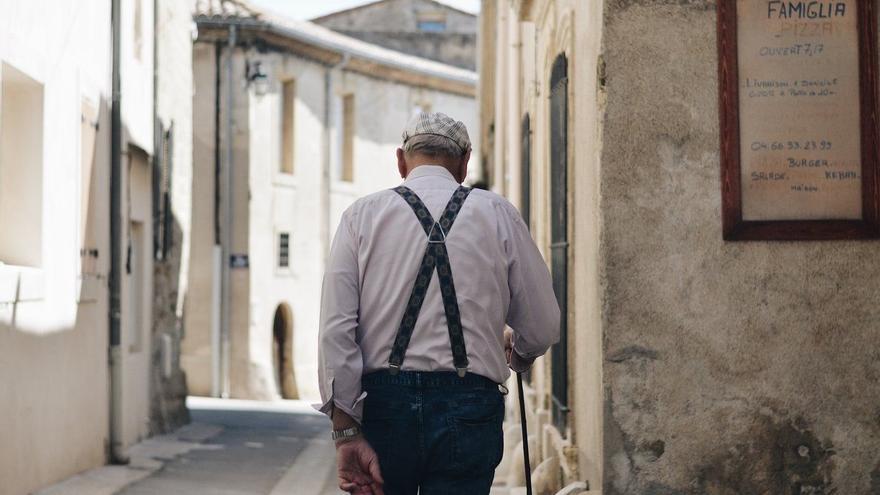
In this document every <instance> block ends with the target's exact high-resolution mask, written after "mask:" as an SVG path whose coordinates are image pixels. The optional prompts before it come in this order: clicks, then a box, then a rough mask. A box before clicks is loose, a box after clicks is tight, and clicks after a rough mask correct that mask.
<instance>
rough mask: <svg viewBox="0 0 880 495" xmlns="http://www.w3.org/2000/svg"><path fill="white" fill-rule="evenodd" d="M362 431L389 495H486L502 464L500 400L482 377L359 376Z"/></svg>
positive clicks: (444, 374)
mask: <svg viewBox="0 0 880 495" xmlns="http://www.w3.org/2000/svg"><path fill="white" fill-rule="evenodd" d="M363 388H364V390H365V391H366V392H367V398H366V399H365V400H364V416H363V425H362V426H363V431H364V435H365V437H366V439H367V441H368V442H369V443H370V445H372V447H373V449H375V451H376V454H377V455H378V456H379V466H380V467H381V469H382V477H383V478H384V479H385V493H386V494H387V495H415V494H416V493H419V495H446V494H449V495H486V494H488V493H489V489H490V487H491V486H492V478H493V477H494V474H495V467H496V466H498V463H499V462H500V461H501V454H502V452H503V442H504V439H503V435H502V432H501V423H502V421H503V419H504V398H503V396H502V394H501V392H500V391H499V389H498V384H497V383H494V382H492V381H491V380H489V379H488V378H484V377H482V376H480V375H475V374H471V373H469V374H467V375H466V376H465V377H464V378H459V377H458V375H456V374H455V373H452V372H448V373H447V372H419V371H401V372H400V373H398V374H397V375H396V376H394V375H391V374H389V373H388V372H387V371H379V372H376V373H371V374H369V375H365V376H364V377H363Z"/></svg>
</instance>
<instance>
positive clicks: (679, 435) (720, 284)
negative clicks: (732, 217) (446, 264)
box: [480, 0, 880, 495]
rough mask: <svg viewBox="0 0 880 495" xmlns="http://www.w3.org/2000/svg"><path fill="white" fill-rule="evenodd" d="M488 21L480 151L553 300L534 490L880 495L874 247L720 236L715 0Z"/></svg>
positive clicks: (512, 467) (565, 10)
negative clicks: (522, 221)
mask: <svg viewBox="0 0 880 495" xmlns="http://www.w3.org/2000/svg"><path fill="white" fill-rule="evenodd" d="M482 23H483V25H482V29H483V31H482V40H483V43H482V46H481V55H480V56H481V74H480V76H481V83H480V84H481V89H480V95H481V96H482V99H481V104H480V105H481V137H482V139H483V143H484V147H483V153H482V162H483V163H484V164H485V165H486V173H487V174H488V175H489V177H490V183H491V186H492V188H493V189H495V190H496V191H499V192H501V193H504V194H506V195H507V196H508V197H510V198H511V199H512V200H513V201H514V202H515V203H516V204H518V205H520V207H521V209H522V211H523V212H524V213H525V215H526V217H527V219H528V220H529V221H530V224H531V228H532V232H533V235H534V237H535V239H536V240H537V241H538V243H539V245H540V246H541V247H542V249H543V251H544V253H545V255H546V257H547V260H548V264H549V265H550V266H551V268H552V272H553V278H554V282H555V285H556V290H557V297H558V298H559V299H560V302H561V305H562V306H563V308H564V310H565V314H566V316H567V318H566V321H565V323H564V325H565V326H564V332H563V333H564V335H565V337H564V338H563V341H562V342H561V343H560V344H559V345H558V346H556V348H554V350H553V352H552V355H550V356H548V357H547V358H545V359H543V360H542V361H541V362H539V363H538V365H537V367H536V368H535V370H534V371H533V372H532V377H531V387H530V388H531V394H530V395H531V397H530V399H529V400H530V404H529V405H530V407H529V410H530V411H534V412H535V413H534V415H533V416H532V415H531V414H530V417H529V421H530V427H531V428H532V432H533V433H534V438H533V439H532V442H533V449H532V452H533V453H534V456H535V459H534V462H533V466H537V470H536V480H537V482H538V484H539V490H538V491H537V492H536V493H553V492H554V491H555V490H557V489H559V488H561V487H563V486H564V485H567V484H569V483H574V482H580V483H583V484H581V485H579V486H580V488H574V490H575V493H576V492H577V491H579V490H581V489H582V488H583V486H584V485H588V486H589V487H590V489H592V490H593V491H594V492H595V493H605V494H608V495H612V494H633V495H636V494H638V495H645V494H670V495H671V494H753V493H768V494H769V493H772V494H804V493H826V494H827V493H846V494H866V495H867V494H874V493H880V454H878V451H877V448H876V447H877V446H878V445H880V424H878V422H877V414H878V406H877V404H878V397H880V382H878V380H877V379H876V377H877V374H878V372H880V370H878V368H877V363H878V360H877V352H876V349H877V323H876V322H877V321H878V316H880V310H878V309H877V305H876V299H877V294H878V293H880V263H878V261H877V259H876V256H875V254H876V252H877V246H876V245H875V244H873V243H871V242H865V241H839V242H830V243H829V242H796V243H792V242H785V243H780V242H743V243H731V242H725V241H724V240H723V239H722V222H721V220H722V216H721V180H720V163H719V157H720V149H719V124H718V122H719V118H718V110H717V108H718V96H719V95H718V89H717V88H718V80H717V77H716V74H717V72H718V56H717V49H716V9H715V2H710V1H690V2H621V1H608V0H606V1H600V0H596V1H589V2H586V1H574V0H556V1H553V0H532V1H526V0H498V1H492V0H490V1H484V2H483V18H482ZM857 260H858V261H857ZM510 420H511V425H510V426H509V428H510V430H509V436H508V438H513V439H515V438H516V436H517V435H516V431H517V430H516V428H517V425H516V424H514V422H516V421H518V418H516V417H515V415H513V414H512V415H511V418H510ZM518 448H519V447H518V446H517V447H516V448H515V449H514V450H512V451H511V452H509V453H508V458H507V459H506V460H505V465H503V466H502V468H504V469H502V470H499V477H500V478H505V477H506V478H507V481H508V482H509V484H510V485H517V484H520V483H521V478H522V476H521V475H519V467H518V466H517V465H516V463H515V462H514V461H515V459H514V458H513V457H514V456H513V453H514V452H516V449H518Z"/></svg>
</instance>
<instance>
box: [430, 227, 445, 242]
mask: <svg viewBox="0 0 880 495" xmlns="http://www.w3.org/2000/svg"><path fill="white" fill-rule="evenodd" d="M436 230H439V231H440V235H442V236H443V238H442V239H440V240H435V239H434V231H436ZM445 243H446V232H444V231H443V226H442V225H440V223H439V222H434V226H433V227H431V231H430V232H428V244H445Z"/></svg>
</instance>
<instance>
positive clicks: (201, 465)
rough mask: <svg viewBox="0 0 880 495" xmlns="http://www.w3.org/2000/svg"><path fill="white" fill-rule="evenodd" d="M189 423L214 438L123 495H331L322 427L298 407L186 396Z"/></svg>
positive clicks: (328, 445)
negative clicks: (211, 430)
mask: <svg viewBox="0 0 880 495" xmlns="http://www.w3.org/2000/svg"><path fill="white" fill-rule="evenodd" d="M189 406H190V412H191V414H192V420H193V422H194V423H201V424H206V425H214V426H217V427H219V428H222V430H221V431H220V433H218V434H217V435H215V436H213V437H211V438H209V439H208V440H205V441H204V442H202V445H201V447H200V448H198V449H194V450H191V451H189V452H187V453H185V454H183V455H180V456H177V457H175V458H174V459H172V460H169V461H168V462H166V463H165V465H164V466H163V467H162V469H160V470H158V471H157V472H155V473H153V474H151V475H150V476H148V477H146V478H144V479H142V480H140V481H138V482H136V483H134V484H132V485H129V486H128V487H126V488H125V489H124V490H122V491H121V492H119V493H120V494H123V495H158V494H162V495H177V494H181V495H183V494H186V495H193V494H219V495H243V494H266V495H281V494H291V495H330V494H333V495H336V494H338V493H341V492H339V491H338V490H337V489H336V488H335V482H336V480H335V460H334V451H333V446H332V442H331V441H330V440H329V423H328V421H327V419H326V418H325V417H324V416H320V415H316V414H313V413H311V412H309V411H308V410H307V408H306V407H305V406H303V405H302V404H294V405H289V404H285V403H269V404H266V403H252V402H245V401H217V400H199V399H191V400H190V402H189Z"/></svg>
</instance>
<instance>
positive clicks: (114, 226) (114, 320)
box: [108, 0, 129, 464]
mask: <svg viewBox="0 0 880 495" xmlns="http://www.w3.org/2000/svg"><path fill="white" fill-rule="evenodd" d="M120 8H121V5H120V0H112V2H111V8H110V11H111V36H112V43H113V48H112V51H113V62H112V76H111V78H112V81H111V88H112V89H111V91H112V96H111V98H112V104H111V110H110V280H109V292H110V293H109V299H110V300H109V304H108V306H109V311H108V317H109V330H110V335H109V340H110V349H109V353H110V356H109V357H110V431H109V444H110V446H109V453H108V454H109V455H108V456H109V461H110V463H111V464H128V460H129V459H128V456H126V455H125V454H124V453H123V451H122V447H123V444H122V345H121V344H122V342H121V340H122V339H121V315H120V308H121V300H120V299H121V298H120V289H121V281H122V274H121V272H120V266H121V253H120V249H121V247H122V239H121V238H120V233H121V232H122V229H121V218H120V215H121V214H122V108H121V106H120V104H121V84H120V82H121V81H120V48H121V47H120V44H121V40H120V33H121V23H120Z"/></svg>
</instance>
